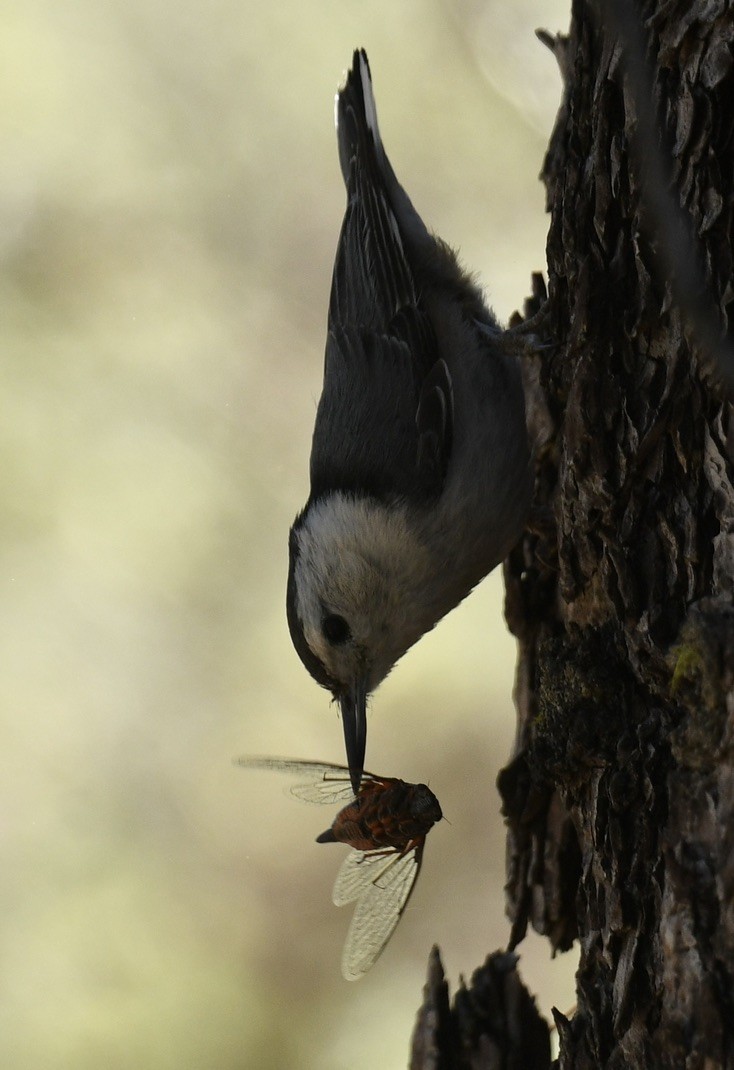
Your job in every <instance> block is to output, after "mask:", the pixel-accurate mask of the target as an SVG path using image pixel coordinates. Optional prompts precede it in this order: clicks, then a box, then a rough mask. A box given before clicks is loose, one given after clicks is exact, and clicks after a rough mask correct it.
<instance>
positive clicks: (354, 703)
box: [339, 680, 367, 795]
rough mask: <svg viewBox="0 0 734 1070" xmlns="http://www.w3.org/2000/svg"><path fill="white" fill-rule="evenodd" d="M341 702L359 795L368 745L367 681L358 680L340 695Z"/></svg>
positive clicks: (354, 785) (352, 774)
mask: <svg viewBox="0 0 734 1070" xmlns="http://www.w3.org/2000/svg"><path fill="white" fill-rule="evenodd" d="M339 704H340V706H341V711H342V721H343V723H344V742H345V744H346V747H347V765H348V766H349V777H350V780H351V781H352V788H353V789H354V794H355V795H358V794H359V784H360V781H361V779H362V772H363V771H364V751H365V747H366V746H367V681H366V680H357V682H356V683H355V684H353V686H352V687H350V689H349V691H348V692H347V693H346V695H342V696H341V697H340V699H339Z"/></svg>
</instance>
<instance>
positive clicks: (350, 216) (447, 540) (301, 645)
mask: <svg viewBox="0 0 734 1070" xmlns="http://www.w3.org/2000/svg"><path fill="white" fill-rule="evenodd" d="M337 135H338V143H339V160H340V164H341V170H342V175H343V176H344V183H345V185H346V189H347V209H346V214H345V217H344V222H343V224H342V229H341V234H340V236H339V243H338V246H337V252H336V261H335V264H334V274H333V280H332V287H331V298H330V302H329V317H328V333H327V341H326V359H325V365H324V386H323V392H322V395H321V399H320V402H319V406H318V411H317V414H316V424H315V427H314V435H313V444H312V451H311V495H310V497H309V499H308V502H307V503H306V506H305V508H304V509H303V511H302V512H301V513H300V514H299V516H298V517H297V518H296V520H295V522H294V524H293V527H292V529H291V537H290V570H289V578H288V593H287V609H288V622H289V626H290V631H291V636H292V638H293V642H294V645H295V647H296V649H297V651H298V653H299V654H300V656H301V658H302V660H303V662H304V664H305V665H306V668H307V669H308V670H309V671H310V672H311V674H312V675H313V676H314V678H315V679H316V680H317V681H318V682H319V683H321V684H323V685H324V686H325V687H328V688H329V689H330V690H331V692H332V693H333V695H334V697H335V698H337V699H338V700H339V701H340V704H341V708H342V716H343V719H344V732H345V740H346V747H347V759H348V762H349V767H350V770H352V773H353V781H354V783H355V790H356V789H357V787H358V784H359V776H360V774H361V770H362V767H363V761H364V747H365V738H366V725H365V705H366V698H367V696H368V695H369V694H370V693H371V692H372V691H373V690H374V689H375V688H376V687H377V686H378V684H379V683H380V682H381V681H382V680H383V679H384V677H385V676H386V675H387V673H388V672H389V671H390V669H391V668H392V666H393V665H394V664H395V662H396V661H397V660H398V658H399V657H400V656H401V655H402V654H403V653H405V651H406V650H407V649H408V648H409V647H410V646H411V645H412V644H413V643H414V642H415V641H416V640H417V639H419V638H420V636H421V635H423V634H424V633H425V632H426V631H428V630H429V629H430V628H432V627H433V626H434V625H435V624H436V622H437V621H438V620H440V618H441V617H442V616H444V614H445V613H447V612H448V611H449V610H450V609H452V608H453V607H454V606H455V605H457V604H458V603H459V602H460V601H461V600H462V599H463V598H464V597H465V596H466V595H467V594H468V593H469V592H470V591H471V589H472V588H473V587H474V586H475V585H476V584H477V583H478V582H479V580H481V579H482V577H483V576H485V575H486V574H487V573H488V572H489V571H491V569H492V568H494V567H495V565H497V564H498V563H499V562H500V561H501V560H502V559H503V557H505V556H506V555H507V553H508V552H509V550H510V549H511V548H512V546H513V545H514V543H515V542H516V541H517V539H518V537H519V535H520V533H521V530H522V527H523V523H524V519H525V516H526V513H527V509H528V506H529V500H530V494H531V486H532V480H531V473H530V464H529V449H528V440H527V432H526V428H525V408H524V399H523V391H522V385H521V380H520V373H519V369H518V367H517V363H516V359H515V358H514V357H513V356H512V355H511V354H510V352H509V347H508V346H506V345H505V344H504V341H503V333H502V331H501V330H500V328H499V326H498V325H497V322H496V320H495V319H494V317H493V315H492V313H491V312H490V311H489V309H488V308H487V306H486V305H485V303H484V300H483V298H482V296H481V293H480V292H479V290H478V289H477V287H476V285H475V284H474V283H473V281H472V280H471V278H469V276H468V275H466V274H465V273H464V272H463V270H462V269H461V267H460V266H459V264H458V261H457V259H456V256H455V255H454V253H453V252H452V251H451V250H450V249H449V247H448V246H447V245H445V244H444V243H443V242H442V241H441V240H440V239H438V238H436V237H434V236H433V235H431V234H429V232H428V230H427V229H426V227H425V225H424V223H423V221H422V220H421V218H420V217H419V215H418V213H417V212H416V211H415V209H414V208H413V205H412V204H411V202H410V200H409V198H408V196H407V194H406V193H405V191H404V190H403V188H402V187H401V186H400V184H399V183H398V181H397V179H396V177H395V173H394V171H393V169H392V167H391V165H390V162H389V160H388V159H387V156H386V155H385V150H384V148H383V146H382V141H381V139H380V134H379V130H378V126H377V114H376V110H375V103H374V98H373V96H372V84H371V79H370V71H369V65H368V62H367V56H366V54H365V52H364V51H359V52H355V53H354V61H353V66H352V69H351V70H350V72H349V74H348V76H347V80H346V84H345V86H344V88H343V89H342V90H341V91H340V93H339V95H338V98H337Z"/></svg>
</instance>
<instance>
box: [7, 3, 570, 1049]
mask: <svg viewBox="0 0 734 1070" xmlns="http://www.w3.org/2000/svg"><path fill="white" fill-rule="evenodd" d="M567 8H568V0H534V2H531V0H515V2H514V3H513V4H507V3H506V2H503V0H483V2H480V0H463V2H455V0H454V2H450V0H445V2H440V0H403V2H402V3H399V4H396V3H395V2H394V0H375V2H370V3H365V2H364V0H363V2H361V3H357V2H355V0H320V2H319V3H310V4H304V3H300V2H295V0H281V2H280V3H278V4H269V5H266V4H260V3H254V2H253V0H240V2H239V3H234V2H233V0H210V2H209V3H198V4H197V3H194V2H192V0H179V2H178V3H176V4H172V3H165V2H164V0H126V2H125V3H123V2H122V0H107V2H104V0H103V2H101V3H100V2H99V0H96V2H92V0H75V2H72V3H70V4H58V3H57V2H55V0H28V2H26V3H24V4H23V5H6V7H5V9H4V11H3V13H2V15H1V16H0V26H1V28H2V33H1V34H0V54H1V57H2V61H1V62H0V256H1V257H2V271H1V272H0V305H1V309H0V316H1V322H2V335H3V355H2V361H0V392H1V394H2V409H3V417H2V421H1V422H0V457H1V460H0V483H1V484H2V494H1V495H0V509H2V568H1V569H0V586H1V590H2V594H1V597H0V615H1V620H0V635H1V639H2V641H1V646H0V696H1V702H0V708H1V710H2V719H3V746H2V752H1V753H0V866H1V867H2V869H1V872H2V877H1V878H0V1065H2V1066H3V1067H8V1068H13V1070H16V1068H17V1070H26V1068H28V1070H31V1068H32V1070H44V1068H46V1067H49V1068H51V1067H53V1068H57V1067H58V1068H66V1067H69V1068H71V1067H73V1068H75V1070H84V1068H87V1067H89V1068H92V1067H94V1068H98V1067H100V1066H104V1067H105V1068H107V1070H118V1068H119V1070H128V1068H130V1070H132V1068H140V1067H146V1068H153V1070H158V1068H168V1067H170V1068H174V1067H175V1068H177V1070H189V1068H191V1070H195V1068H207V1070H219V1068H221V1070H228V1068H235V1067H238V1068H239V1067H247V1068H251V1067H257V1068H261V1067H262V1068H267V1070H269V1068H281V1067H282V1068H291V1067H293V1068H295V1067H298V1068H299V1070H309V1068H316V1067H318V1068H319V1070H342V1068H349V1070H362V1068H365V1070H366V1068H367V1067H374V1066H376V1065H379V1066H384V1067H401V1066H404V1065H405V1064H406V1061H407V1051H408V1044H409V1038H410V1034H411V1030H412V1027H413V1021H414V1016H415V1012H416V1010H417V1008H418V1006H419V1003H420V1000H421V992H422V985H423V983H424V977H425V967H426V960H427V956H428V952H429V950H430V947H431V945H432V944H433V943H438V944H440V946H441V949H442V953H443V961H444V964H445V967H446V970H447V973H448V976H449V980H450V983H451V987H452V990H455V988H456V985H457V984H458V982H459V977H460V974H462V973H463V974H465V975H466V976H468V975H469V974H470V973H471V971H472V970H473V969H474V968H475V967H477V966H478V965H480V964H481V962H482V961H483V959H484V957H485V955H486V954H487V953H488V952H489V951H491V950H493V949H495V948H497V947H502V946H504V945H505V944H506V941H507V938H508V932H509V929H508V924H507V922H506V920H505V917H504V900H503V883H504V838H503V827H502V821H501V817H500V815H499V799H498V796H497V792H496V789H495V786H494V781H495V777H496V774H497V770H498V769H499V768H500V766H501V765H502V764H504V762H505V761H506V759H507V757H508V754H509V752H510V748H511V746H512V739H513V722H514V717H513V709H512V702H511V690H512V684H513V668H514V658H515V648H514V642H513V640H512V639H511V637H509V636H508V634H507V632H506V630H505V627H504V624H503V620H502V616H501V610H502V585H501V578H500V576H499V575H498V574H495V575H493V576H492V577H490V579H489V580H488V581H486V582H485V583H484V584H482V586H481V587H480V588H479V589H478V590H477V591H476V592H475V593H474V594H473V595H472V597H471V598H470V599H469V600H468V601H467V602H466V603H464V605H463V606H461V607H460V608H459V609H458V610H456V611H455V612H454V613H453V614H451V615H450V617H448V618H447V619H446V620H445V621H444V622H443V623H442V624H441V625H440V626H439V627H438V628H437V629H436V630H435V631H434V632H433V633H432V634H431V635H429V636H427V637H426V638H425V639H424V640H423V641H422V642H421V643H420V644H419V645H418V647H417V648H415V649H414V650H413V651H412V652H410V653H409V654H408V655H407V656H406V657H405V658H404V659H403V661H402V662H401V663H400V664H399V665H398V667H397V668H396V669H395V671H394V673H393V674H392V675H391V676H390V678H389V679H388V680H387V681H386V682H385V684H384V685H383V687H382V688H381V689H380V691H379V692H378V694H377V697H376V699H375V701H374V703H373V707H372V709H371V712H370V732H369V743H368V762H367V765H368V767H369V768H371V769H372V770H373V771H375V772H377V773H381V774H386V775H398V776H401V777H403V778H404V779H407V780H412V781H418V780H422V781H427V782H429V783H430V785H431V787H432V788H433V790H434V791H435V792H436V794H437V795H438V796H439V798H440V800H441V803H442V805H443V810H444V813H445V815H446V817H447V818H448V819H449V821H450V824H449V823H447V822H442V823H441V824H440V825H439V826H438V827H437V828H436V829H435V830H434V831H433V832H432V834H431V836H430V838H429V840H428V844H427V850H426V856H425V864H424V868H423V873H422V875H421V880H420V882H419V884H418V887H417V890H416V892H415V894H414V896H413V899H412V901H411V903H410V906H409V908H408V911H407V913H406V915H405V917H404V918H403V920H402V922H401V924H400V926H399V927H398V929H397V932H396V934H395V936H394V938H393V940H392V943H391V944H390V945H389V947H388V949H387V950H386V952H385V954H384V955H383V957H382V958H381V959H380V961H379V962H378V963H377V965H376V966H375V967H374V969H373V970H372V972H371V973H370V974H368V976H367V977H366V978H365V979H364V980H362V981H360V982H359V983H358V984H347V983H346V982H344V981H343V980H342V978H341V975H340V972H339V960H340V954H341V947H342V943H343V940H344V936H345V934H346V931H347V927H348V923H349V910H348V909H342V910H337V908H336V907H334V906H332V904H331V901H330V892H331V886H332V883H333V880H334V876H335V874H336V871H337V869H338V867H339V863H340V861H341V858H342V856H343V853H344V851H343V849H342V848H341V847H339V846H333V845H327V846H322V845H317V844H315V843H314V842H313V841H314V837H315V836H316V835H317V833H319V832H321V831H322V829H324V828H325V827H326V826H327V825H328V824H329V823H330V822H331V819H332V817H333V813H332V812H331V811H330V810H326V808H319V807H313V806H308V805H306V804H304V803H301V802H298V801H297V800H295V799H293V798H292V797H289V796H288V794H287V791H286V790H284V789H287V786H288V781H287V778H286V777H284V776H282V775H278V774H276V773H266V772H254V771H246V770H242V769H238V768H236V767H234V766H233V764H232V759H233V757H235V756H237V755H239V754H273V755H287V756H296V757H302V758H318V759H324V760H331V761H337V762H341V761H343V745H342V730H341V724H340V722H339V719H338V716H337V711H336V708H335V707H333V706H330V705H329V701H328V696H327V695H326V693H325V692H322V691H321V690H320V689H319V688H318V687H317V686H316V685H315V684H314V683H313V682H312V681H311V680H310V678H309V677H308V676H307V674H306V672H305V670H304V669H303V668H302V666H301V664H300V662H299V661H298V659H297V657H296V655H295V653H294V651H293V649H292V647H291V644H290V640H289V637H288V634H287V627H286V622H285V612H284V589H285V578H286V565H287V560H286V559H287V550H286V544H287V531H288V526H289V524H290V522H291V520H292V519H293V516H294V514H295V513H296V511H297V510H298V509H299V508H300V507H301V505H302V504H303V502H304V501H305V498H306V496H307V466H308V453H309V448H310V436H311V430H312V425H313V417H314V412H315V405H316V401H317V399H318V395H319V390H320V379H321V369H322V356H323V347H324V325H325V319H326V305H327V296H328V291H329V283H330V274H331V266H332V257H333V252H334V247H335V243H336V239H337V234H338V231H339V227H340V223H341V217H342V212H343V208H344V191H343V188H342V184H341V178H340V175H339V170H338V164H337V154H336V143H335V137H334V130H333V97H334V91H335V89H336V87H337V84H338V83H339V81H340V79H341V77H342V74H343V71H344V69H345V68H346V67H347V65H348V64H349V63H350V61H351V54H352V50H353V48H354V47H356V46H359V45H364V46H365V47H366V48H367V50H368V53H369V57H370V60H371V64H372V71H373V77H374V82H375V88H376V95H377V101H378V107H379V113H380V121H381V127H382V132H383V136H384V140H385V143H386V146H387V149H388V152H389V153H390V156H391V158H392V161H393V164H394V166H395V169H396V171H397V173H398V176H399V177H400V179H401V180H402V181H403V183H404V184H405V186H406V188H407V189H408V191H409V193H410V195H411V197H412V199H413V201H414V203H415V205H416V207H417V208H418V210H419V211H420V212H421V214H422V215H423V217H424V219H425V220H426V221H427V222H428V224H429V226H431V227H433V228H434V229H435V230H436V231H437V232H438V233H439V234H441V235H442V236H443V237H444V238H445V239H447V240H448V241H449V242H450V243H451V244H453V245H455V246H457V247H459V249H460V250H461V254H462V257H463V260H464V262H465V263H466V264H467V265H468V266H470V267H471V268H472V269H475V270H477V271H478V272H479V274H480V277H481V279H482V281H483V283H484V285H485V286H486V288H487V290H488V293H489V295H490V301H491V303H492V304H493V306H494V308H495V310H496V311H497V313H498V315H499V316H500V317H501V318H502V319H507V317H508V316H509V315H510V314H511V312H512V311H513V309H515V308H517V307H520V306H521V304H522V301H523V298H524V297H525V295H526V294H527V293H528V292H529V289H530V273H531V271H533V270H540V269H543V268H544V266H545V257H544V246H545V231H546V227H547V219H546V217H545V216H544V207H543V206H544V193H543V189H542V187H541V185H540V183H539V182H538V180H537V175H538V172H539V170H540V167H541V164H542V158H543V152H544V147H545V144H546V141H547V138H548V135H549V132H550V129H551V125H552V122H553V118H554V115H555V111H556V108H557V105H558V101H559V97H560V78H559V74H558V71H557V69H556V65H555V62H554V60H553V57H552V56H551V54H550V53H549V52H548V51H547V50H546V49H545V48H543V47H542V46H541V45H540V44H539V43H538V41H537V40H536V38H535V36H534V30H535V28H536V27H538V26H542V27H545V28H547V29H549V30H551V31H556V30H565V29H567V26H568V10H567ZM520 951H521V955H522V963H521V969H522V973H523V977H524V979H525V981H526V982H527V983H528V985H529V986H530V988H531V990H532V991H534V992H536V993H537V996H538V1000H539V1003H540V1005H541V1008H542V1009H543V1011H544V1012H545V1013H546V1014H547V1013H548V1012H549V1010H550V1007H551V1006H552V1005H554V1004H555V1005H557V1006H558V1007H559V1008H560V1009H562V1010H564V1011H565V1010H566V1009H567V1008H568V1006H569V1005H570V1004H571V1003H572V1002H573V981H572V974H573V969H574V963H575V953H574V952H571V953H570V954H569V955H567V956H564V957H562V958H560V959H558V960H556V961H551V960H550V957H549V953H548V948H547V945H546V944H545V942H544V941H543V940H541V939H540V938H537V937H529V938H528V939H527V940H526V941H525V943H524V944H523V945H522V947H521V949H520Z"/></svg>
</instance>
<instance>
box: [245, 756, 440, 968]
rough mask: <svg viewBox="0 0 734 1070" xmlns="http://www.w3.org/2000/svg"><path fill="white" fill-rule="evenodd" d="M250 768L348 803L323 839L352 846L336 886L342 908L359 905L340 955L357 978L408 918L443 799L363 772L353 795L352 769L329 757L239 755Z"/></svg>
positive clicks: (323, 798)
mask: <svg viewBox="0 0 734 1070" xmlns="http://www.w3.org/2000/svg"><path fill="white" fill-rule="evenodd" d="M239 764H240V765H244V766H246V767H249V768H251V769H253V768H254V769H275V770H277V771H278V772H281V773H295V774H297V775H299V776H307V777H308V780H307V782H306V783H301V784H296V785H295V786H294V787H292V788H291V789H290V790H291V793H292V794H293V795H295V796H297V798H299V799H305V800H306V801H308V802H317V803H335V802H340V801H342V802H343V801H344V800H346V799H349V800H350V801H349V802H348V803H347V805H346V806H344V807H343V808H342V809H341V810H340V811H339V813H338V814H337V815H336V817H335V819H334V822H333V824H332V825H331V827H330V828H328V829H326V831H325V832H322V833H321V835H320V836H318V837H317V843H343V844H346V845H347V846H349V847H351V848H353V850H351V851H350V852H349V854H348V855H347V857H346V858H345V859H344V861H343V863H342V865H341V868H340V869H339V872H338V874H337V877H336V881H335V883H334V890H333V892H332V900H333V902H334V903H335V904H336V906H344V905H345V904H346V903H355V904H356V906H355V909H354V915H353V917H352V922H351V925H350V926H349V932H348V934H347V939H346V942H345V944H344V954H343V955H342V973H343V975H344V977H345V978H346V979H347V980H348V981H355V980H357V978H359V977H361V976H362V975H363V974H365V973H366V972H367V970H369V968H370V967H371V966H372V964H373V963H374V962H375V961H376V960H377V958H378V957H379V955H380V954H381V953H382V951H383V949H384V948H385V945H386V944H387V942H388V940H389V939H390V937H391V936H392V934H393V932H394V931H395V926H396V925H397V924H398V922H399V921H400V918H401V917H402V915H403V911H404V910H405V908H406V906H407V904H408V900H409V899H410V896H411V894H412V892H413V888H414V887H415V882H416V880H417V879H418V874H419V873H420V868H421V863H422V861H423V848H424V845H425V842H426V836H427V835H428V833H429V832H430V830H431V828H432V827H433V825H435V824H436V822H437V821H440V820H441V818H442V816H443V815H442V813H441V807H440V805H439V802H438V799H437V798H436V796H435V795H434V794H433V792H432V791H431V789H430V788H428V787H427V786H426V785H425V784H409V783H407V782H406V781H405V780H398V779H396V778H393V777H379V776H375V774H374V773H367V772H364V773H363V774H362V780H361V783H360V787H359V794H358V795H357V797H356V798H355V797H354V792H353V790H352V785H351V780H350V775H349V769H348V768H347V767H346V766H342V765H332V764H330V763H328V762H306V761H300V760H298V759H290V758H240V759H239Z"/></svg>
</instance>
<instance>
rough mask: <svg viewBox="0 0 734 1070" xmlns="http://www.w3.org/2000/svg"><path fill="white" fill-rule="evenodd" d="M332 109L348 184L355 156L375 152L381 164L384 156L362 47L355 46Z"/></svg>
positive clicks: (343, 172)
mask: <svg viewBox="0 0 734 1070" xmlns="http://www.w3.org/2000/svg"><path fill="white" fill-rule="evenodd" d="M335 111H336V116H335V117H336V130H337V138H338V142H339V163H340V165H341V169H342V175H343V176H344V182H345V184H347V185H348V184H349V175H350V172H351V169H352V162H353V160H354V159H355V157H356V156H358V155H360V154H361V155H364V154H365V152H374V154H375V156H376V158H377V160H376V162H377V164H378V167H380V168H382V165H383V162H384V158H385V150H384V149H383V147H382V139H381V137H380V128H379V126H378V125H377V108H376V106H375V97H374V94H373V92H372V76H371V74H370V65H369V61H368V59H367V53H366V52H365V50H364V49H363V48H360V49H357V50H355V53H354V56H353V58H352V68H351V70H350V71H349V73H348V74H347V79H346V82H345V83H344V86H343V88H342V89H340V90H339V92H338V93H337V96H336V108H335Z"/></svg>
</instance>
